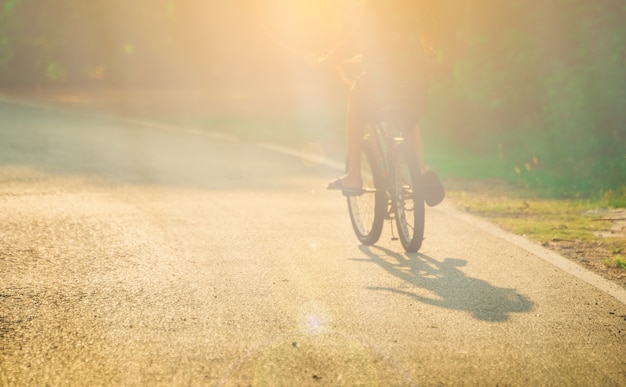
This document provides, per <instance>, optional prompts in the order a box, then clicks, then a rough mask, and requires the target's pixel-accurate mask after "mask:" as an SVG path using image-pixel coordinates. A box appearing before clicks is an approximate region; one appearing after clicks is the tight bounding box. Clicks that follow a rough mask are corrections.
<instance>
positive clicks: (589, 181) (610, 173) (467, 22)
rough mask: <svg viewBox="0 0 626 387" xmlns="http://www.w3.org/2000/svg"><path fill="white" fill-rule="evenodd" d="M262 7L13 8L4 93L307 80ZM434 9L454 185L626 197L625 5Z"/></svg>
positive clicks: (474, 3)
mask: <svg viewBox="0 0 626 387" xmlns="http://www.w3.org/2000/svg"><path fill="white" fill-rule="evenodd" d="M257 1H259V0H231V1H213V0H184V1H183V0H136V1H128V0H90V1H80V0H0V87H4V88H8V87H20V88H23V87H29V88H50V87H81V88H85V87H102V86H107V87H145V86H151V87H173V86H176V87H189V86H192V87H211V88H213V87H231V88H237V87H240V86H243V85H247V86H248V87H250V85H253V87H258V88H262V87H268V86H272V87H277V85H285V84H289V83H290V82H295V81H298V80H301V79H302V78H303V76H302V74H303V72H306V71H307V69H304V70H303V63H304V62H305V61H304V60H302V58H300V59H297V58H296V59H294V57H295V56H296V55H295V54H294V53H293V52H286V50H284V49H282V48H281V47H279V45H277V44H275V43H276V42H272V40H271V38H269V37H268V36H267V33H265V32H266V31H264V30H263V26H262V25H261V24H262V23H259V20H258V15H257V14H256V8H255V4H256V2H257ZM429 4H430V6H431V10H432V13H433V16H434V19H435V21H436V22H437V25H438V28H437V36H438V48H439V56H438V62H439V64H438V70H437V71H436V73H435V74H434V75H433V77H434V79H433V83H432V90H431V95H432V99H431V108H430V110H429V114H428V116H427V117H426V119H425V122H424V123H423V126H424V127H425V131H424V132H425V135H426V136H427V137H430V138H431V140H432V141H434V142H437V143H438V144H439V145H442V146H444V147H445V148H446V149H447V152H448V153H447V154H452V153H454V154H456V155H457V160H458V159H459V158H460V157H461V158H463V159H464V160H465V161H464V162H463V163H460V164H459V163H455V162H452V164H454V165H455V166H454V167H451V168H449V170H448V174H450V175H455V174H456V175H471V176H480V175H481V173H482V174H483V175H484V176H485V177H489V176H496V177H500V178H505V179H507V180H510V181H515V182H519V183H521V184H524V185H527V186H529V187H535V188H540V189H542V190H543V192H546V193H548V194H551V195H560V196H597V197H600V196H602V195H604V194H605V193H606V192H624V191H622V190H620V189H621V188H622V187H624V186H626V150H625V149H626V1H625V0H597V1H589V0H552V1H542V2H540V1H536V0H508V1H502V0H438V1H434V0H430V1H429ZM304 67H306V66H304ZM329 74H330V73H327V74H326V75H329ZM329 77H330V78H332V77H334V75H330V76H329ZM315 81H316V82H319V81H320V78H317V79H316V80H315ZM335 81H336V77H335ZM337 89H338V90H342V89H341V87H339V88H337ZM435 159H436V157H435ZM472 159H475V160H476V163H475V165H476V166H477V168H480V169H481V170H482V172H480V171H479V172H478V173H477V172H476V171H471V170H469V168H470V167H471V165H472V162H470V161H468V160H472ZM441 168H443V169H444V170H445V168H446V167H445V165H443V164H442V167H441ZM464 168H465V170H464ZM444 172H445V171H444Z"/></svg>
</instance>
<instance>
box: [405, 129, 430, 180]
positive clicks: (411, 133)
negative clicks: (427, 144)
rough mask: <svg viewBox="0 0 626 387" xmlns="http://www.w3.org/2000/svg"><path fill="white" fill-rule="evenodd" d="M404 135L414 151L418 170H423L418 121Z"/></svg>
mask: <svg viewBox="0 0 626 387" xmlns="http://www.w3.org/2000/svg"><path fill="white" fill-rule="evenodd" d="M404 136H405V138H406V140H407V142H408V143H409V144H410V145H411V148H412V149H413V151H414V152H415V157H416V158H417V163H418V166H419V170H420V171H422V172H424V170H425V169H426V166H425V165H424V161H423V160H422V130H421V128H420V125H419V123H415V125H414V126H413V127H412V128H411V130H408V131H407V132H406V133H405V134H404Z"/></svg>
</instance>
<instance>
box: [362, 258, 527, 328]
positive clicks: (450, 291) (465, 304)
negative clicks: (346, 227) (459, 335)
mask: <svg viewBox="0 0 626 387" xmlns="http://www.w3.org/2000/svg"><path fill="white" fill-rule="evenodd" d="M360 249H361V251H363V253H365V254H366V255H367V257H368V258H369V261H371V262H374V263H375V264H377V265H378V266H380V267H381V268H383V269H385V270H386V271H387V272H389V273H390V274H392V275H394V276H396V277H398V278H399V279H401V280H403V281H405V282H406V283H408V284H411V285H413V286H415V287H416V288H418V289H416V290H415V291H409V290H404V289H396V288H384V287H372V288H370V289H373V290H384V291H390V292H393V293H397V294H403V295H407V296H410V297H412V298H414V299H416V300H418V301H420V302H423V303H425V304H429V305H434V306H440V307H442V308H447V309H453V310H462V311H467V312H469V313H470V314H471V315H472V316H473V317H474V318H476V319H478V320H483V321H494V322H501V321H507V320H508V319H509V315H510V314H511V313H522V312H529V311H531V310H532V308H533V302H532V301H530V300H529V299H528V298H527V297H525V296H523V295H521V294H519V293H518V292H516V291H515V289H509V288H498V287H495V286H493V285H491V284H489V283H488V282H486V281H484V280H481V279H477V278H472V277H468V276H467V275H465V273H463V272H462V271H461V270H460V269H459V268H460V267H463V266H465V265H466V264H467V261H466V260H464V259H457V258H446V259H445V260H443V261H438V260H436V259H434V258H432V257H429V256H427V255H424V254H419V253H418V254H402V255H401V254H398V253H395V252H393V251H390V250H388V249H385V248H382V247H377V246H375V247H370V246H361V248H360ZM420 290H421V291H420ZM423 290H427V291H429V292H430V293H431V294H432V295H433V296H425V295H423V293H426V292H424V291H423Z"/></svg>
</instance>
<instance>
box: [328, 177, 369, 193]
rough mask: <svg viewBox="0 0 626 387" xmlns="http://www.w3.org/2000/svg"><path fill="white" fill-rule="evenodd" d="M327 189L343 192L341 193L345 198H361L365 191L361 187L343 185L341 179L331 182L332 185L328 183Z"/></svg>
mask: <svg viewBox="0 0 626 387" xmlns="http://www.w3.org/2000/svg"><path fill="white" fill-rule="evenodd" d="M326 189H328V190H338V191H341V193H342V194H343V195H344V196H359V195H362V194H363V193H364V192H365V190H364V189H363V188H361V187H346V186H344V185H343V181H342V180H341V178H338V179H335V180H333V181H331V182H330V183H328V187H326Z"/></svg>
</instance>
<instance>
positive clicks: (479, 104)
mask: <svg viewBox="0 0 626 387" xmlns="http://www.w3.org/2000/svg"><path fill="white" fill-rule="evenodd" d="M468 4H470V6H471V7H470V8H469V9H468V10H467V11H468V12H467V14H468V16H467V19H466V22H465V23H462V25H463V27H462V28H460V29H458V30H456V31H455V33H456V34H457V36H456V38H454V39H452V40H451V41H449V42H443V46H442V50H443V53H444V54H447V52H446V50H450V51H452V54H451V55H444V63H443V65H445V66H446V67H447V70H448V71H446V72H445V73H444V76H439V77H438V78H437V80H436V82H435V84H434V87H433V90H432V97H433V98H432V104H431V110H430V114H429V117H428V119H427V122H426V124H425V126H426V127H428V128H429V129H430V128H432V129H431V131H433V132H438V133H439V134H440V136H439V137H440V138H438V140H439V141H444V142H446V145H449V146H451V147H453V149H456V150H457V151H460V152H462V153H463V154H464V155H465V157H467V158H472V157H479V158H480V159H481V160H480V162H479V164H480V165H482V166H484V165H485V164H486V161H487V162H489V161H490V162H491V163H493V164H494V168H493V171H489V170H486V171H485V172H484V175H485V177H493V176H497V177H505V178H506V179H508V180H510V181H516V182H519V183H522V184H525V185H527V186H530V187H533V188H539V189H540V190H541V191H542V192H543V193H546V194H549V195H552V196H554V195H556V196H570V197H572V196H600V195H602V194H603V193H604V192H607V191H611V190H613V192H621V191H619V188H620V187H624V186H626V1H623V0H602V1H596V2H590V1H585V0H559V1H550V2H536V1H532V0H516V1H507V2H503V1H498V0H476V1H470V2H468ZM448 57H449V59H448ZM503 165H504V166H505V168H508V172H507V173H504V174H503V173H502V168H503ZM455 173H456V174H458V169H457V170H456V171H454V172H453V174H455ZM615 190H617V191H615Z"/></svg>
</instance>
